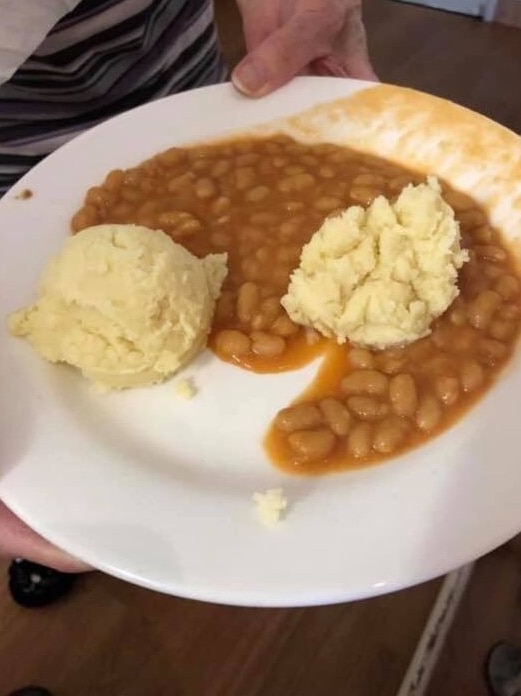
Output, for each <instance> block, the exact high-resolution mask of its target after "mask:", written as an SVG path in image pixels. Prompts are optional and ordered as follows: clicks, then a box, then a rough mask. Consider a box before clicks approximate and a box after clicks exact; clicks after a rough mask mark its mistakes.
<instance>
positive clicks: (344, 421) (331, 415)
mask: <svg viewBox="0 0 521 696" xmlns="http://www.w3.org/2000/svg"><path fill="white" fill-rule="evenodd" d="M320 410H321V411H322V415H323V416H324V420H325V421H326V423H327V424H328V425H329V427H330V428H331V430H332V431H333V432H334V433H335V435H338V436H340V437H341V436H343V435H347V433H348V432H349V428H350V427H351V420H352V419H351V414H350V413H349V411H348V410H347V408H346V407H345V406H344V404H343V403H342V402H341V401H339V400H338V399H335V398H333V397H329V398H327V399H322V401H321V402H320Z"/></svg>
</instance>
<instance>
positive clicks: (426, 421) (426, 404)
mask: <svg viewBox="0 0 521 696" xmlns="http://www.w3.org/2000/svg"><path fill="white" fill-rule="evenodd" d="M441 416H442V410H441V405H440V402H439V401H438V399H437V398H436V397H435V396H432V395H430V394H427V395H426V396H424V397H423V398H422V399H421V401H420V404H419V406H418V410H417V411H416V425H417V426H418V428H419V429H420V430H423V431H425V432H430V431H432V430H434V428H435V427H436V426H437V425H438V423H439V422H440V420H441Z"/></svg>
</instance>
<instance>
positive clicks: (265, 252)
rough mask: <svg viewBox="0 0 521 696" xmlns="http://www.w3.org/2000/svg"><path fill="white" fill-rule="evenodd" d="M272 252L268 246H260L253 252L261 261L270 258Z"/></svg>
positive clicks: (263, 261)
mask: <svg viewBox="0 0 521 696" xmlns="http://www.w3.org/2000/svg"><path fill="white" fill-rule="evenodd" d="M272 255H273V252H272V251H271V249H270V248H269V247H261V248H260V249H257V251H256V252H255V256H256V258H257V260H258V261H260V262H261V263H266V262H267V261H269V260H270V259H271V258H272Z"/></svg>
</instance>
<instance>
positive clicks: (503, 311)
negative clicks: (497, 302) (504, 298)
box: [498, 304, 519, 321]
mask: <svg viewBox="0 0 521 696" xmlns="http://www.w3.org/2000/svg"><path fill="white" fill-rule="evenodd" d="M498 316H500V317H501V319H506V320H507V321H514V320H515V319H518V318H519V307H518V306H517V305H514V304H506V305H503V306H502V307H501V308H500V309H499V311H498Z"/></svg>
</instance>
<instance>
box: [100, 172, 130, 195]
mask: <svg viewBox="0 0 521 696" xmlns="http://www.w3.org/2000/svg"><path fill="white" fill-rule="evenodd" d="M124 179H125V173H124V172H123V170H122V169H113V170H112V171H111V172H109V173H108V174H107V176H106V178H105V181H104V182H103V186H104V187H105V188H106V189H108V190H109V191H112V192H113V193H117V192H118V191H119V190H120V189H121V187H122V186H123V182H124Z"/></svg>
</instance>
